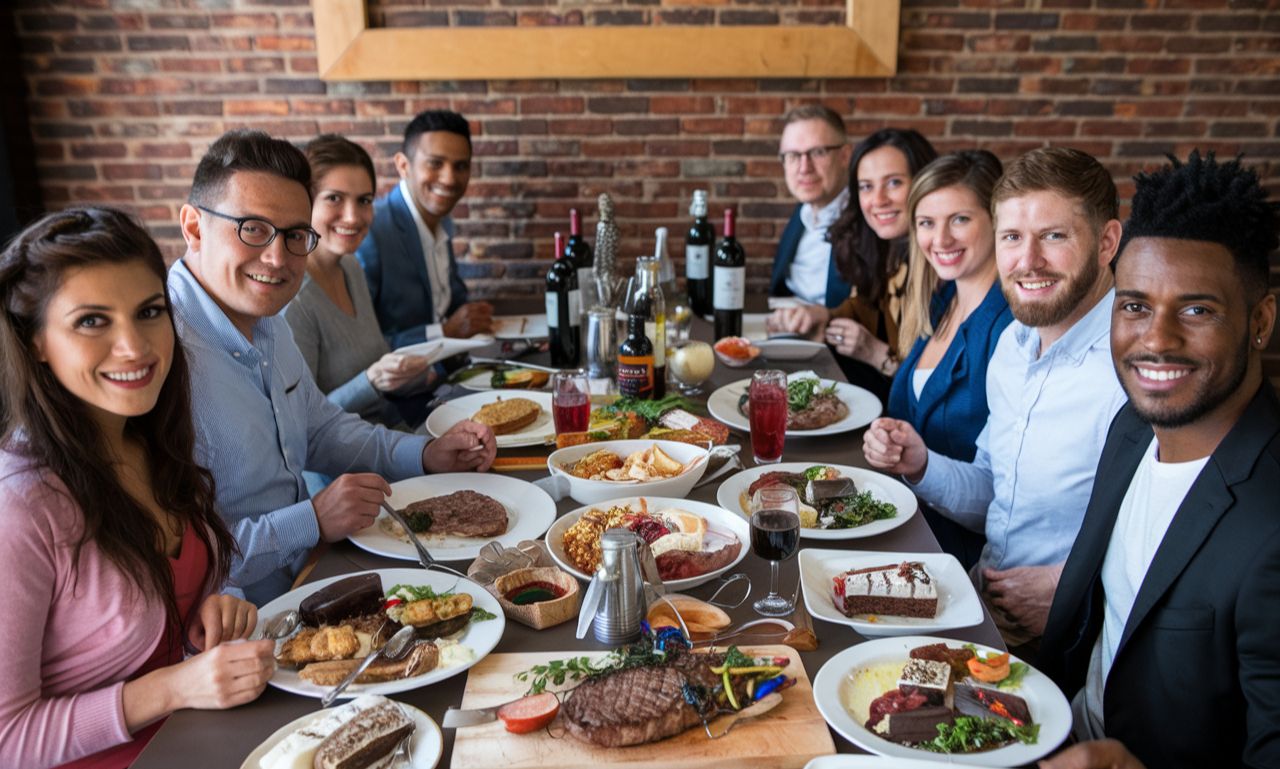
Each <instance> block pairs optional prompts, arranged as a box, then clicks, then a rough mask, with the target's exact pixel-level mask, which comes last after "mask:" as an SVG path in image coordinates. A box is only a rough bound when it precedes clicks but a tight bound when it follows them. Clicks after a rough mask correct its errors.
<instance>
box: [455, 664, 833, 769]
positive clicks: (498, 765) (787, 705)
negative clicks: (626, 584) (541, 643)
mask: <svg viewBox="0 0 1280 769" xmlns="http://www.w3.org/2000/svg"><path fill="white" fill-rule="evenodd" d="M743 652H745V653H746V654H750V655H752V656H757V657H758V656H765V655H774V656H785V657H789V658H790V659H791V664H790V666H788V667H787V669H786V671H785V672H786V674H787V675H789V676H794V677H795V679H796V684H795V686H792V687H791V688H790V689H787V690H786V691H784V692H783V693H782V698H783V699H782V704H780V705H778V706H777V707H776V708H774V709H773V710H771V711H769V712H768V713H766V714H764V715H763V716H760V717H759V718H756V719H752V720H749V721H744V722H742V723H741V724H738V725H737V726H735V727H734V728H733V731H731V732H729V734H727V735H725V736H724V737H721V738H719V739H715V740H712V739H708V738H707V735H706V733H705V732H704V731H703V729H702V728H701V727H696V728H693V729H689V730H688V731H686V732H684V733H683V734H678V735H676V736H675V737H672V738H670V739H666V740H661V741H659V742H653V743H649V744H647V745H633V746H631V747H626V748H601V747H597V746H595V745H590V744H588V743H586V742H582V741H580V740H578V739H576V738H574V737H572V736H570V735H569V734H567V733H566V732H565V729H564V726H563V725H562V723H561V720H560V719H559V718H557V719H556V721H555V722H554V723H553V724H552V726H551V728H550V733H548V730H545V729H544V730H543V731H540V732H535V733H533V734H512V733H510V732H508V731H507V730H506V729H504V728H503V726H502V724H501V722H495V723H489V724H483V725H480V726H469V727H466V728H463V729H459V730H458V731H457V736H456V737H455V739H454V743H453V761H452V763H451V764H450V766H451V767H452V769H514V768H518V767H554V768H555V769H600V766H601V765H602V764H618V765H630V766H641V765H643V766H662V767H666V766H674V767H688V768H689V769H719V768H721V767H723V768H724V769H743V767H745V766H750V767H752V769H756V768H757V767H759V768H760V769H791V768H792V767H795V768H796V769H798V768H799V767H803V766H804V765H805V764H806V763H808V762H809V760H810V759H812V758H814V757H815V756H822V755H829V754H832V753H835V744H834V743H833V742H832V741H831V732H830V731H829V730H828V729H827V724H826V722H825V721H823V720H822V715H821V714H820V713H819V712H818V708H817V705H815V704H814V701H813V687H812V685H811V684H810V682H809V676H808V674H806V673H805V670H804V665H803V663H802V662H801V661H800V655H799V654H798V653H797V652H796V651H795V650H794V649H791V648H789V647H786V646H754V647H744V648H743ZM582 654H583V652H581V651H578V652H568V651H566V652H531V653H527V654H490V655H489V656H487V657H485V658H484V659H483V660H481V661H480V662H479V663H478V664H477V665H476V666H475V667H473V668H471V669H470V670H469V671H467V687H466V691H465V692H464V694H463V696H462V707H464V708H483V707H490V706H492V705H499V704H501V703H503V702H507V701H509V700H512V699H515V698H517V697H519V696H520V695H521V694H523V693H524V691H525V689H526V684H523V683H521V682H519V681H516V680H515V679H514V678H513V676H514V675H515V674H516V673H519V672H522V671H525V670H528V669H529V668H530V667H532V666H533V665H537V664H540V663H545V662H548V661H550V660H557V659H568V658H570V657H575V656H581V655H582ZM712 728H713V729H714V728H715V722H712Z"/></svg>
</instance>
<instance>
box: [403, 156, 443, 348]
mask: <svg viewBox="0 0 1280 769" xmlns="http://www.w3.org/2000/svg"><path fill="white" fill-rule="evenodd" d="M400 194H401V195H403V196H404V201H405V203H408V204H409V213H410V214H412V215H413V222H414V224H416V225H417V226H418V239H419V240H421V241H422V258H423V260H424V261H425V262H426V265H427V277H428V278H429V279H430V281H431V309H432V311H433V312H434V313H435V316H436V317H435V319H434V320H435V323H432V324H430V325H428V326H427V339H435V338H438V337H440V336H442V334H441V331H440V323H441V322H442V321H443V320H444V319H445V317H446V314H447V313H448V312H449V303H450V302H451V301H453V290H452V289H451V288H449V238H448V237H446V236H445V234H444V229H443V228H438V229H439V232H432V230H431V228H430V227H428V226H427V223H426V222H424V221H423V220H422V214H421V212H419V211H418V204H417V203H415V202H414V201H413V195H412V194H411V193H410V192H409V185H408V184H407V183H406V182H405V180H404V179H401V180H400Z"/></svg>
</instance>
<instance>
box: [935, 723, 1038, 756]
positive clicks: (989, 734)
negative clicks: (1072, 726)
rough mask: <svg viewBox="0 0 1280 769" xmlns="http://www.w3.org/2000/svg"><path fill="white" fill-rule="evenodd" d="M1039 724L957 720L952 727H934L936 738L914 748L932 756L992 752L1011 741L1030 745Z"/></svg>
mask: <svg viewBox="0 0 1280 769" xmlns="http://www.w3.org/2000/svg"><path fill="white" fill-rule="evenodd" d="M1039 736H1040V724H1025V725H1022V726H1019V725H1018V724H1015V723H1013V722H1012V721H1006V720H1004V719H1003V718H975V717H974V716H960V717H959V718H957V719H956V721H955V723H954V724H938V736H937V737H934V738H933V739H932V740H929V741H928V742H922V743H919V744H918V745H916V747H918V748H923V749H924V750H928V751H932V752H934V753H973V752H974V751H978V750H992V749H994V748H998V747H1000V746H1002V745H1006V744H1008V743H1010V742H1013V741H1014V740H1017V741H1018V742H1021V743H1024V744H1027V745H1034V744H1035V742H1036V740H1037V739H1038V738H1039Z"/></svg>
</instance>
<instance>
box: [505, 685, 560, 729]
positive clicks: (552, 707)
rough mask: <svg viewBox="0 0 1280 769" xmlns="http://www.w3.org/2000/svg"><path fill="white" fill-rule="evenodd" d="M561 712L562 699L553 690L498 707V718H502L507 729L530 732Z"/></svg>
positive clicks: (550, 720) (553, 718) (547, 722)
mask: <svg viewBox="0 0 1280 769" xmlns="http://www.w3.org/2000/svg"><path fill="white" fill-rule="evenodd" d="M559 712H560V700H559V699H557V698H556V696H555V695H554V694H552V693H551V692H543V693H541V694H532V695H529V696H528V697H525V698H523V699H519V700H516V701H515V702H508V703H507V704H506V705H503V706H502V707H501V708H498V718H500V719H502V724H503V726H505V727H507V731H509V732H512V733H514V734H528V733H529V732H536V731H537V730H539V729H541V728H542V727H544V726H546V725H547V724H549V723H551V722H552V721H553V720H555V717H556V714H557V713H559Z"/></svg>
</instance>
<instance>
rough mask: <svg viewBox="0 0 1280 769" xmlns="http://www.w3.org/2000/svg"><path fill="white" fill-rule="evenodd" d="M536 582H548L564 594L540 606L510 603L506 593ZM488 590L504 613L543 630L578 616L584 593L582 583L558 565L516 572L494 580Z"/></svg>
mask: <svg viewBox="0 0 1280 769" xmlns="http://www.w3.org/2000/svg"><path fill="white" fill-rule="evenodd" d="M534 582H548V583H550V584H552V585H555V586H556V587H558V588H560V589H562V590H563V591H564V595H562V596H560V597H559V598H552V599H550V600H547V601H539V602H537V603H527V604H517V603H512V602H511V601H509V600H507V597H506V594H507V593H509V592H511V591H512V590H515V589H517V588H520V587H523V586H525V585H529V584H532V583H534ZM487 589H488V591H489V592H490V593H492V594H493V596H494V597H495V598H497V599H498V603H499V604H501V605H502V611H503V612H504V613H505V614H506V615H507V616H508V617H510V618H511V619H513V620H515V621H516V622H519V623H520V624H521V625H528V626H529V627H531V628H533V629H534V630H542V629H543V628H549V627H552V626H554V625H559V624H560V623H561V622H565V621H567V620H570V619H572V618H574V617H576V616H578V601H579V599H580V597H581V596H580V593H579V590H578V580H576V579H574V578H573V577H572V576H571V575H570V574H567V573H565V572H564V571H561V570H560V569H557V568H555V567H554V566H537V567H533V568H528V569H516V570H515V571H513V572H511V573H509V574H504V575H502V576H501V577H498V578H497V579H496V580H494V582H493V584H492V585H489V586H488V588H487Z"/></svg>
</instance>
